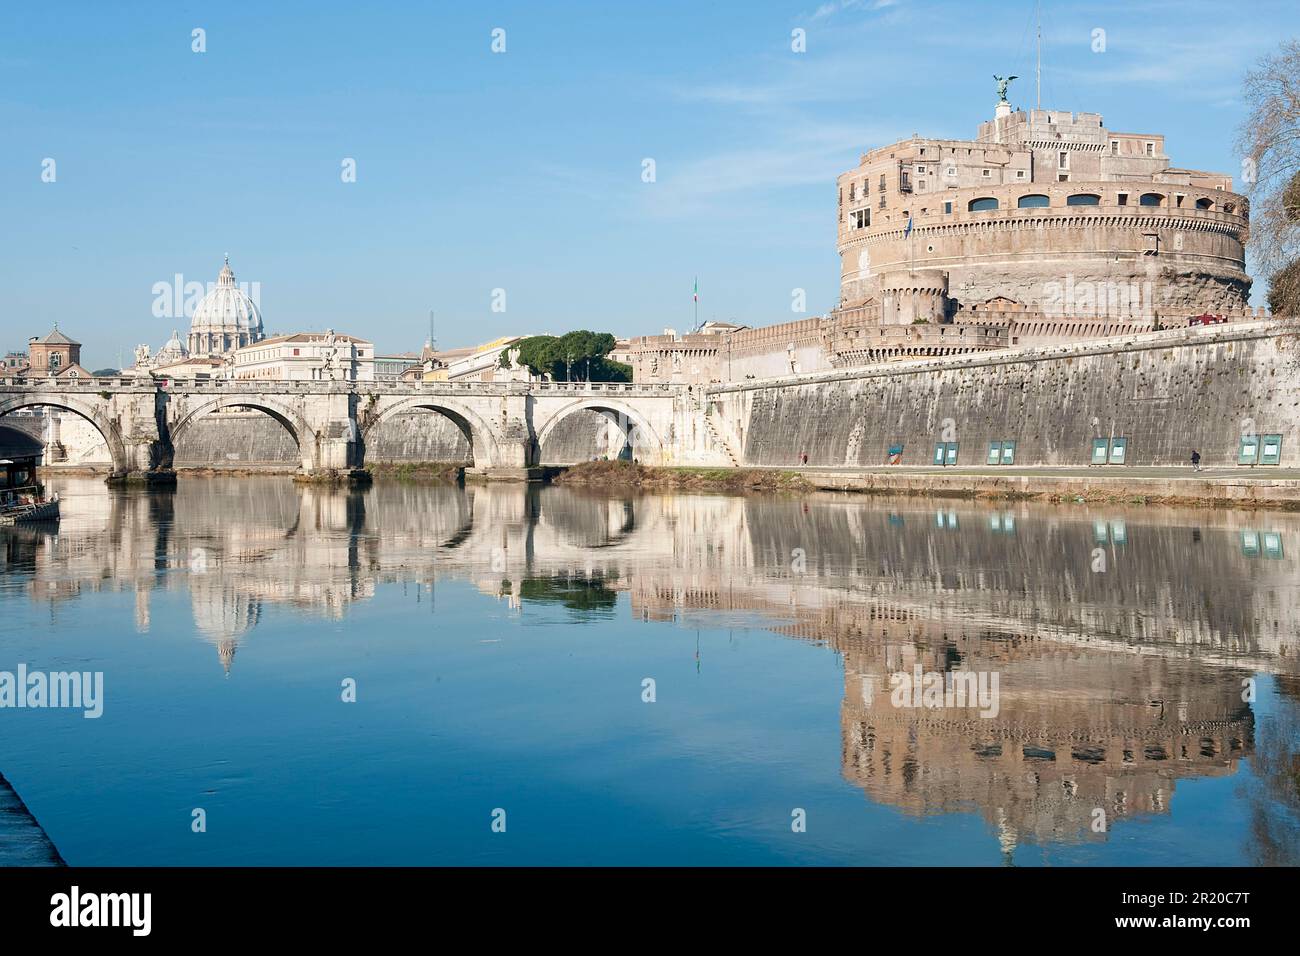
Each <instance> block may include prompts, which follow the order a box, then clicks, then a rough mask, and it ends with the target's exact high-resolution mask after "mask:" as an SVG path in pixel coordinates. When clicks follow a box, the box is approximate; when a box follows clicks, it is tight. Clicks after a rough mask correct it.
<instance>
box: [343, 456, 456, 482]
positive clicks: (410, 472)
mask: <svg viewBox="0 0 1300 956" xmlns="http://www.w3.org/2000/svg"><path fill="white" fill-rule="evenodd" d="M366 471H368V472H370V474H371V476H372V477H374V478H383V479H387V480H394V481H444V482H458V481H460V480H461V479H462V478H463V477H464V472H465V466H464V465H457V464H448V463H446V462H437V461H402V462H378V463H375V464H371V465H366Z"/></svg>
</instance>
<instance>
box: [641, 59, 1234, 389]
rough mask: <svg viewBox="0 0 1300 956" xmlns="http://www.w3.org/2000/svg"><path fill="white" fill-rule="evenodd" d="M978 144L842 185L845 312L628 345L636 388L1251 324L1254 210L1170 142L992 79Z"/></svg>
mask: <svg viewBox="0 0 1300 956" xmlns="http://www.w3.org/2000/svg"><path fill="white" fill-rule="evenodd" d="M997 79H998V80H999V82H998V86H997V88H998V95H999V98H998V101H997V103H996V107H995V110H994V116H993V118H992V119H990V120H988V121H986V122H983V123H981V124H980V127H979V132H978V134H977V136H976V138H975V139H970V140H952V139H931V138H922V137H920V136H917V135H914V136H912V137H911V138H910V139H905V140H900V141H899V142H896V143H892V144H890V145H888V146H881V147H878V148H876V149H872V150H870V151H869V152H867V153H865V154H863V155H862V157H861V159H860V161H859V163H858V165H857V166H856V167H855V168H853V169H851V170H849V171H848V172H845V173H843V174H842V175H840V177H839V178H838V182H837V184H836V186H837V192H838V196H837V209H838V243H837V245H838V251H839V255H840V300H839V304H838V306H837V307H836V308H835V309H833V310H832V311H831V312H830V313H829V314H828V315H825V316H820V317H816V318H811V319H802V320H798V321H794V322H787V323H783V324H781V325H775V326H767V327H763V328H746V327H744V326H735V325H723V326H718V327H716V331H715V333H714V334H708V332H709V331H710V330H711V328H714V327H710V326H706V327H705V328H704V330H703V332H704V334H700V333H698V332H697V333H693V334H687V335H678V334H676V333H673V332H671V331H669V332H667V333H666V334H665V335H657V336H645V337H642V338H639V339H633V340H632V341H631V343H630V345H631V348H630V349H629V352H630V358H631V361H632V364H633V366H634V368H635V370H636V377H637V379H638V380H639V381H671V382H709V381H734V380H737V379H742V378H747V377H758V378H762V377H765V376H771V375H789V374H792V373H800V372H815V371H820V370H826V369H835V368H847V367H853V366H858V365H865V364H870V363H875V362H882V361H894V360H906V359H916V358H928V357H934V356H943V355H955V354H965V353H970V352H978V351H984V350H987V349H998V348H1009V347H1015V346H1034V345H1051V344H1061V343H1074V342H1080V341H1084V340H1087V339H1091V338H1099V337H1106V336H1113V335H1121V334H1128V333H1132V332H1144V331H1152V330H1155V329H1159V328H1162V327H1169V326H1172V325H1183V326H1185V325H1187V323H1188V320H1189V319H1191V318H1193V317H1196V316H1201V315H1205V314H1210V315H1215V316H1221V317H1224V318H1225V319H1228V320H1231V319H1233V318H1245V317H1248V316H1251V315H1252V313H1251V310H1250V309H1249V307H1248V305H1247V300H1248V296H1249V292H1250V284H1251V280H1250V277H1249V276H1248V275H1247V274H1246V271H1245V241H1246V230H1247V217H1248V204H1247V200H1246V199H1245V197H1243V196H1240V195H1238V194H1236V193H1235V192H1233V182H1232V177H1231V176H1230V175H1228V174H1225V173H1214V172H1203V171H1199V170H1192V169H1183V168H1179V167H1176V166H1174V165H1173V164H1172V163H1171V161H1170V158H1169V156H1168V155H1167V154H1166V152H1165V143H1164V137H1163V136H1161V135H1159V134H1155V133H1117V132H1112V131H1111V130H1109V129H1107V128H1106V126H1105V123H1104V121H1103V119H1102V117H1101V116H1100V115H1098V114H1096V113H1070V112H1060V111H1057V110H1050V109H1032V110H1020V109H1016V108H1014V107H1013V106H1012V104H1011V103H1010V102H1009V101H1008V100H1007V98H1006V93H1007V81H1005V80H1001V78H997Z"/></svg>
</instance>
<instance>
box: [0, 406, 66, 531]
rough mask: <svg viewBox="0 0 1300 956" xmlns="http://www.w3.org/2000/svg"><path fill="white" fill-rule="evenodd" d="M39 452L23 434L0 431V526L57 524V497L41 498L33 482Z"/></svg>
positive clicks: (37, 445)
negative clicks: (53, 522) (40, 523)
mask: <svg viewBox="0 0 1300 956" xmlns="http://www.w3.org/2000/svg"><path fill="white" fill-rule="evenodd" d="M42 450H43V449H42V446H41V443H40V442H39V441H37V440H36V438H35V437H34V436H32V435H30V434H28V433H27V432H24V431H20V430H17V429H12V428H7V427H2V428H0V525H15V524H35V523H37V522H49V521H58V520H59V496H58V495H55V496H53V497H52V498H47V497H45V489H44V488H43V487H42V486H41V483H40V482H39V481H37V480H36V468H37V466H38V465H39V464H40V461H41V452H42Z"/></svg>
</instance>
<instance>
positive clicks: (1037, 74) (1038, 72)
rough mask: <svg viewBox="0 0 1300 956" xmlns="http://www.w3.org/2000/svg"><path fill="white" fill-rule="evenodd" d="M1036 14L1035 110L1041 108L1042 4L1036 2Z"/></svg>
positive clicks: (1040, 0) (1039, 0) (1040, 1)
mask: <svg viewBox="0 0 1300 956" xmlns="http://www.w3.org/2000/svg"><path fill="white" fill-rule="evenodd" d="M1034 7H1035V9H1036V10H1037V12H1038V64H1037V67H1036V69H1035V70H1034V99H1035V102H1036V104H1037V105H1036V106H1035V107H1034V108H1035V109H1039V110H1041V109H1042V108H1043V2H1042V0H1038V2H1037V3H1036V4H1034Z"/></svg>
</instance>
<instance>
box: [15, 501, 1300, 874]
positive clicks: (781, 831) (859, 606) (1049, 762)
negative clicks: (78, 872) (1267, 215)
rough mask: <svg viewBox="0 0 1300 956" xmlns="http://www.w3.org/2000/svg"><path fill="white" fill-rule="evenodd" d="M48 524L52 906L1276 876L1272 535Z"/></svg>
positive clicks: (1299, 734) (815, 514)
mask: <svg viewBox="0 0 1300 956" xmlns="http://www.w3.org/2000/svg"><path fill="white" fill-rule="evenodd" d="M50 485H51V488H52V490H55V491H58V492H59V493H60V495H61V496H62V501H63V513H64V517H63V520H62V522H61V524H60V525H59V526H58V528H57V533H49V532H44V531H35V530H31V529H12V528H9V529H0V546H2V547H0V553H2V554H3V562H4V563H3V565H2V570H3V574H2V583H0V621H2V622H3V632H2V634H0V671H8V672H12V673H15V674H16V673H17V671H18V668H19V666H20V665H25V667H26V668H27V670H28V672H29V673H30V672H44V673H49V672H62V671H79V672H86V673H89V674H94V673H100V674H102V680H103V693H102V701H101V705H102V714H101V716H99V717H98V718H86V717H85V716H83V713H84V708H83V709H81V710H78V709H75V708H50V707H45V708H35V707H26V708H21V709H20V708H17V707H13V706H6V707H4V708H2V709H0V774H3V775H4V776H5V777H6V778H7V779H8V780H9V781H10V783H11V784H12V785H13V786H14V788H15V789H16V790H17V792H18V793H19V794H21V796H22V797H23V799H24V800H25V801H26V803H27V805H28V807H29V808H30V810H31V811H32V813H33V814H34V815H35V817H36V819H38V820H39V821H40V823H41V824H42V825H43V826H44V828H45V830H46V831H47V833H48V834H49V835H50V837H51V839H52V840H53V841H54V843H55V844H56V845H57V847H58V848H59V851H60V852H61V853H62V855H63V856H64V858H65V859H67V860H68V862H70V863H72V864H80V865H96V864H104V865H114V864H181V865H222V864H561V865H567V864H613V865H643V864H653V865H658V864H688V865H690V864H883V865H913V864H987V865H1004V864H1014V865H1019V866H1035V865H1069V864H1103V865H1113V864H1138V865H1145V864H1151V865H1157V864H1172V865H1182V864H1211V865H1224V864H1228V865H1240V864H1257V863H1262V864H1295V863H1296V862H1297V861H1298V860H1300V793H1298V792H1297V772H1296V767H1297V766H1298V765H1300V756H1298V752H1300V730H1298V728H1300V719H1298V713H1300V711H1298V708H1300V593H1298V592H1300V578H1298V577H1297V574H1296V560H1297V557H1298V556H1300V516H1297V515H1289V514H1277V513H1267V512H1228V511H1209V510H1206V511H1185V510H1174V509H1158V508H1150V507H1146V508H1142V507H1127V506H1121V505H1117V506H1104V507H1101V506H1093V505H1084V504H1082V503H1071V504H1062V505H1027V504H1013V505H1008V504H1006V503H983V502H947V501H938V502H936V501H934V500H925V499H909V500H892V499H881V498H871V497H855V496H837V495H830V494H826V495H812V496H807V497H763V496H748V497H739V496H726V495H693V494H692V495H641V494H630V493H619V492H610V491H607V490H604V491H591V490H575V489H571V488H566V487H557V486H548V487H528V488H525V487H522V486H519V485H490V486H470V487H467V488H459V487H455V486H449V485H431V484H406V483H398V482H384V483H378V484H376V485H374V486H373V487H371V488H367V489H364V490H360V491H345V490H331V489H323V488H319V487H298V486H295V485H294V484H293V483H292V482H291V481H289V480H288V479H285V478H270V477H266V478H229V479H226V478H198V477H190V478H186V477H182V478H181V480H180V482H179V484H178V486H177V488H176V490H175V491H174V492H161V493H160V492H156V491H152V492H151V491H142V490H134V491H111V490H109V489H108V488H107V487H106V486H105V485H103V484H102V483H101V482H99V481H97V480H94V479H82V478H60V479H55V480H53V481H52V482H51V483H50ZM945 675H946V676H945ZM936 681H938V682H940V683H939V684H938V685H936V684H935V682H936ZM945 681H946V682H948V683H947V685H951V686H952V687H953V688H954V693H953V694H950V695H948V696H947V697H945V696H944V695H943V694H942V693H941V692H939V693H933V692H932V690H933V688H934V687H935V686H939V687H941V688H942V687H943V686H947V685H945V684H944V682H945ZM913 684H916V685H917V686H916V687H915V688H913V686H912V685H913ZM957 689H960V690H962V691H963V693H964V692H966V691H969V694H966V696H964V697H962V696H959V695H958V694H956V692H955V691H956V690H957Z"/></svg>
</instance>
